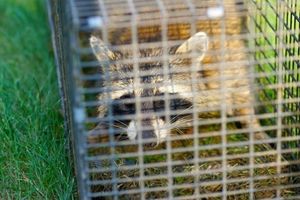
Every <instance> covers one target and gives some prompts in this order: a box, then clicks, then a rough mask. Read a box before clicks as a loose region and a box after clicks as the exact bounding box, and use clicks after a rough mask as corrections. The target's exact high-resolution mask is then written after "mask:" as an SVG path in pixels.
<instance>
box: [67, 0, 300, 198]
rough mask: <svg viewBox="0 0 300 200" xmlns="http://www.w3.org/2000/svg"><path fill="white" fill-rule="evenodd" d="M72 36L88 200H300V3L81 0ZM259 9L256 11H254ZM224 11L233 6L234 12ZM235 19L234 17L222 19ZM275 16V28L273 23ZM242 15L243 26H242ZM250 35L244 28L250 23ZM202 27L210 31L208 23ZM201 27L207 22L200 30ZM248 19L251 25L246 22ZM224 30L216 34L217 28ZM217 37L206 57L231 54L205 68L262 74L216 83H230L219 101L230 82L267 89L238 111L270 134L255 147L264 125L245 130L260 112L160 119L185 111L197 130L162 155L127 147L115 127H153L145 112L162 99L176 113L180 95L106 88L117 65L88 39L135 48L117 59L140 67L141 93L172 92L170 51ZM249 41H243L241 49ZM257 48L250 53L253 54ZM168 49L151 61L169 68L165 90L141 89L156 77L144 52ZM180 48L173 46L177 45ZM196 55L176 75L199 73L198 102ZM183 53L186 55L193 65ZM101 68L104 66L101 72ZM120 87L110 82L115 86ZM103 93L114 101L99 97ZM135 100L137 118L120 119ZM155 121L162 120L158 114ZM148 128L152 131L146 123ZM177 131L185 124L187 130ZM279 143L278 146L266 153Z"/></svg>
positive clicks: (173, 141) (138, 144) (82, 178)
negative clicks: (117, 123) (101, 126)
mask: <svg viewBox="0 0 300 200" xmlns="http://www.w3.org/2000/svg"><path fill="white" fill-rule="evenodd" d="M70 5H71V6H72V19H73V21H72V23H73V26H72V27H73V28H72V29H71V30H70V45H71V53H72V55H73V59H72V61H71V65H72V71H73V72H72V75H73V79H74V81H75V82H74V85H73V87H74V94H71V95H74V96H73V97H74V99H73V107H74V109H73V111H74V115H73V116H74V121H75V131H74V132H75V134H76V135H75V140H76V144H75V150H76V155H75V156H76V159H77V161H78V162H77V168H78V172H77V174H78V182H79V188H80V191H79V192H80V197H81V198H82V199H153V198H155V199H166V198H168V199H203V198H206V199H270V198H273V199H297V198H299V187H300V181H299V178H297V177H298V176H299V175H300V170H299V168H298V167H297V165H299V162H300V161H299V149H298V148H299V146H298V145H299V141H300V135H299V111H298V110H299V109H298V108H299V96H298V94H299V93H298V92H299V83H298V80H299V45H298V42H299V37H300V36H299V23H298V22H299V16H300V13H299V5H298V4H297V1H296V0H290V1H271V0H266V1H251V0H249V1H245V3H244V2H242V1H231V0H224V1H213V0H210V1H192V0H190V1H189V0H186V1H179V0H178V1H167V0H166V1H159V0H157V1H154V0H152V1H133V0H124V1H120V0H118V1H105V0H102V1H101V0H99V1H98V0H97V1H79V0H77V1H76V0H74V1H70ZM246 8H248V9H246ZM223 9H224V10H223ZM223 11H224V14H223V13H222V12H223ZM271 16H272V17H274V19H275V20H272V18H271ZM233 19H238V21H237V22H236V24H235V23H233V24H232V20H233ZM247 20H248V31H245V30H246V29H243V28H241V27H239V26H236V27H235V28H236V29H229V28H228V27H230V28H232V27H234V26H235V25H243V24H246V22H247ZM199 21H200V23H199ZM201 21H202V22H203V23H201ZM241 22H242V23H241ZM216 27H217V28H216ZM203 30H205V31H207V33H208V35H209V40H210V42H212V43H213V42H214V41H215V44H219V46H218V47H215V48H213V49H209V50H208V51H207V55H206V56H207V57H214V56H215V57H220V59H219V60H218V61H216V62H209V61H207V62H205V63H202V65H203V67H209V69H212V70H220V71H221V72H224V71H226V68H228V67H230V66H232V65H236V66H237V68H238V67H240V66H245V65H246V66H248V67H249V68H251V69H253V72H252V73H249V74H247V75H246V76H241V77H230V76H229V77H227V76H225V75H224V74H223V73H220V77H217V78H216V77H209V76H208V77H207V78H203V79H202V80H201V81H202V82H203V83H206V84H210V83H212V82H214V81H215V82H219V83H221V84H220V85H221V86H220V87H219V88H218V97H219V98H220V100H223V101H226V94H227V92H229V91H230V90H233V89H234V91H236V92H241V91H243V90H244V88H239V87H236V88H226V85H225V84H222V83H225V82H226V81H227V80H228V79H236V80H240V81H243V80H245V79H255V80H257V82H259V84H257V85H256V84H253V85H251V90H252V91H253V92H254V94H256V95H257V97H258V98H259V99H260V101H257V102H256V101H255V102H253V104H251V105H249V103H248V104H247V103H246V104H244V105H241V104H237V105H231V106H232V107H233V108H232V109H238V108H240V107H251V106H254V107H255V108H256V109H257V110H258V112H257V114H256V115H255V116H254V115H251V116H250V118H254V117H256V118H258V119H260V121H261V123H262V126H261V127H260V128H261V131H264V132H266V133H267V134H268V135H269V136H270V138H268V139H264V140H256V139H255V138H254V132H255V131H256V130H255V129H254V128H253V127H248V128H245V127H244V128H237V127H236V126H235V125H234V123H235V122H239V121H241V120H243V118H247V117H249V116H228V115H227V112H226V110H227V109H231V108H228V105H227V104H220V107H217V108H214V109H212V108H209V107H204V108H197V107H193V108H192V109H188V110H175V111H174V110H172V109H171V108H170V106H166V108H165V110H163V111H160V112H158V113H156V115H160V116H164V117H165V119H166V121H170V120H171V116H172V115H174V114H178V113H179V112H180V113H182V112H184V113H186V114H191V115H192V117H193V120H192V122H191V125H190V126H191V127H192V129H188V130H186V132H184V133H183V134H181V135H180V134H179V135H174V136H173V135H172V137H171V136H168V137H167V139H166V142H164V143H163V144H161V145H160V146H158V147H156V148H150V149H148V148H145V147H144V143H145V141H144V140H143V138H142V137H141V136H140V135H138V138H137V141H130V140H119V139H117V138H116V137H115V135H117V134H119V133H121V132H122V131H120V130H119V129H115V128H114V127H113V121H114V120H115V119H119V120H121V119H124V118H125V119H126V118H127V119H128V118H133V117H136V116H137V118H138V119H142V118H143V117H144V115H145V113H142V112H141V104H142V103H143V102H145V101H155V100H161V99H163V100H164V102H165V104H166V105H169V104H168V102H170V101H172V98H174V97H172V96H170V95H169V94H168V93H164V94H163V96H158V97H151V96H150V97H141V96H135V97H134V98H132V99H127V100H126V101H127V102H126V101H125V100H119V101H113V99H110V98H111V95H112V94H113V93H114V92H115V91H116V90H117V89H118V88H115V87H104V85H103V84H104V82H107V80H114V79H116V78H118V74H113V73H107V72H106V73H105V70H104V69H107V68H109V67H110V64H111V63H110V62H109V61H107V60H104V61H103V62H101V61H98V60H96V59H95V58H94V55H92V52H91V49H90V46H89V44H88V39H89V37H90V35H91V33H92V32H93V34H95V31H96V32H97V34H98V35H99V37H101V39H102V40H103V41H104V43H105V44H107V46H108V47H109V48H111V50H113V51H116V52H117V51H123V52H124V49H125V51H128V52H129V53H128V54H130V55H131V57H123V58H121V59H119V60H117V62H118V63H121V64H123V65H125V64H132V66H133V72H131V73H128V74H127V76H128V77H127V78H132V79H133V81H134V83H135V87H136V88H143V89H145V88H150V89H151V88H153V87H154V86H156V87H158V86H159V84H162V85H163V86H164V87H168V83H169V82H168V78H169V77H168V74H170V73H174V72H176V70H173V69H170V68H169V66H168V65H169V64H168V61H169V59H170V58H172V56H174V55H170V54H169V52H168V51H169V48H171V47H176V46H178V45H180V44H182V43H183V42H184V41H185V40H186V39H187V38H189V37H191V36H192V35H194V34H195V33H197V32H198V31H203ZM230 41H232V42H237V43H239V42H240V41H247V42H246V43H247V45H242V46H238V47H230V46H227V45H228V43H230ZM242 44H244V42H242ZM245 47H246V48H245ZM147 48H148V49H152V48H160V49H161V50H162V54H160V55H157V56H154V57H153V58H152V60H151V62H160V63H161V69H159V70H158V73H159V74H161V75H162V79H163V81H162V82H161V83H157V84H151V85H150V84H148V85H147V84H144V83H141V81H140V77H141V76H147V75H149V71H142V70H140V65H141V63H143V62H149V60H147V57H140V56H139V53H140V50H141V49H147ZM171 49H172V48H171ZM227 51H229V53H232V55H235V54H236V53H237V52H242V53H243V54H247V55H251V56H249V57H248V58H247V59H236V60H234V59H233V60H229V59H227V57H226V56H227ZM184 56H189V58H192V62H191V65H190V66H189V67H187V68H185V69H177V70H178V71H177V73H182V74H184V73H189V74H190V79H189V80H184V81H185V82H186V84H190V85H191V87H192V90H191V93H192V94H193V98H192V101H193V102H194V103H195V102H196V101H197V99H196V97H197V93H199V91H198V90H197V88H196V86H195V85H196V84H198V82H199V80H198V79H197V77H196V75H195V74H196V72H197V71H199V68H196V67H195V66H196V63H197V61H196V58H197V55H196V52H192V53H191V55H184ZM184 56H182V58H185V57H184ZM100 66H101V67H100ZM108 82H109V81H108ZM99 93H107V94H108V95H109V96H110V98H108V99H103V100H102V102H101V101H100V102H99V100H98V99H97V96H98V94H99ZM128 102H129V103H130V102H131V103H135V106H136V113H135V114H134V116H133V115H125V116H121V115H118V114H116V113H113V108H112V107H113V105H115V104H119V105H122V104H125V103H128ZM103 104H104V105H106V107H107V108H108V115H107V117H105V118H102V119H101V118H100V119H99V117H98V116H97V115H98V113H97V107H98V106H99V105H103ZM213 110H219V111H220V115H219V116H217V117H216V116H214V117H213V118H207V117H205V118H201V119H199V118H198V113H203V112H205V113H207V112H211V111H213ZM148 114H149V115H151V114H153V113H148ZM103 121H105V122H106V123H108V124H109V127H108V129H107V130H100V131H98V134H96V135H97V136H96V137H95V136H94V135H93V137H92V136H91V134H90V132H89V131H90V130H91V129H92V128H94V127H95V126H96V125H97V124H98V123H100V122H103ZM137 124H138V125H137V129H138V130H139V131H142V130H143V129H144V128H145V127H142V126H141V120H138V121H137ZM178 128H181V127H180V126H179V127H178ZM265 144H270V145H271V148H268V149H267V150H266V149H264V148H263V146H264V145H265Z"/></svg>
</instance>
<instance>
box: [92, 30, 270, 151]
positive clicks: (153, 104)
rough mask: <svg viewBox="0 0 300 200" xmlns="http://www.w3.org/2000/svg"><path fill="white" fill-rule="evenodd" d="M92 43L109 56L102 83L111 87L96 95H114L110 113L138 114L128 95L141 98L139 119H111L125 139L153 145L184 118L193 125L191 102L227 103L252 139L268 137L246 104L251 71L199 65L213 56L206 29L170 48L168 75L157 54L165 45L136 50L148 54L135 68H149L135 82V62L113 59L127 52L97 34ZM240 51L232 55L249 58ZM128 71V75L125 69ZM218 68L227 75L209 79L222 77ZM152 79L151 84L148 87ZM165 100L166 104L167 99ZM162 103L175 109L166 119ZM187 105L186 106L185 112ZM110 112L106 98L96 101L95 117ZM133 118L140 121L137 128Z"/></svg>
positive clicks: (199, 106) (102, 57) (100, 55)
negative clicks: (208, 52) (97, 105)
mask: <svg viewBox="0 0 300 200" xmlns="http://www.w3.org/2000/svg"><path fill="white" fill-rule="evenodd" d="M90 46H91V48H92V50H93V52H94V54H95V56H96V58H97V59H98V60H99V61H100V62H101V63H103V61H109V64H108V67H106V68H107V71H106V68H105V67H103V73H104V74H108V75H109V76H110V75H112V76H111V77H110V78H109V79H108V80H105V81H104V83H103V88H104V89H105V88H107V91H109V92H102V93H101V94H100V95H99V101H100V102H103V101H106V100H109V99H110V100H111V101H112V103H111V111H110V112H111V114H112V115H113V116H122V115H132V116H136V113H137V112H136V110H135V109H136V105H135V102H133V101H132V100H135V98H137V97H139V98H140V99H142V101H141V102H140V117H141V118H140V119H137V118H136V117H132V118H131V119H128V118H127V119H125V120H118V119H112V121H113V122H112V123H113V126H114V127H117V128H116V129H120V132H121V133H122V132H125V133H124V135H125V138H126V139H129V140H137V139H138V138H141V139H142V140H143V141H145V144H146V145H150V146H151V147H153V146H155V145H157V144H159V143H161V142H163V141H165V140H166V138H167V137H168V136H169V135H170V134H171V132H172V130H173V129H178V128H180V127H181V126H183V125H182V124H183V123H185V125H186V126H192V125H191V124H192V123H191V122H192V120H193V113H192V112H191V111H192V110H193V108H194V110H203V112H205V110H209V109H212V110H214V109H215V110H220V106H221V104H225V106H226V114H227V115H228V116H243V117H242V118H241V121H240V122H241V124H242V126H243V127H245V128H250V127H252V128H253V130H255V136H254V138H255V139H256V140H260V139H267V138H268V135H267V134H265V133H264V132H262V131H260V129H261V126H260V124H259V121H258V120H257V119H256V118H255V117H254V116H255V115H254V108H253V107H251V106H250V107H249V105H251V103H253V100H254V95H253V94H252V92H251V80H250V78H249V73H250V72H249V69H248V68H247V67H246V65H245V66H243V65H237V66H234V67H232V66H230V67H224V69H223V71H221V72H220V71H218V70H216V69H214V70H212V69H210V68H209V66H203V64H202V62H203V61H205V60H206V62H207V59H210V58H211V55H209V56H208V55H206V54H207V51H208V50H209V47H210V44H209V37H208V35H207V34H206V33H205V32H198V33H196V34H194V35H193V36H191V37H190V38H188V39H187V40H185V41H184V42H183V43H182V44H181V45H179V46H174V47H171V48H169V49H168V53H169V59H168V61H167V62H168V69H169V71H170V72H172V73H170V74H168V75H167V80H166V76H164V74H163V73H159V72H161V71H162V69H163V66H164V65H163V62H162V61H157V59H155V58H157V57H160V56H163V55H164V54H163V52H164V51H163V49H162V48H150V49H145V50H140V51H139V52H138V54H139V55H138V57H139V58H146V60H148V62H145V63H139V64H138V69H139V71H141V72H147V73H144V74H143V75H139V77H138V82H139V84H140V87H139V88H137V87H136V85H135V84H136V83H135V80H134V74H132V73H133V72H134V66H133V64H131V63H129V64H120V63H118V62H117V61H118V60H123V59H132V55H131V53H128V51H126V50H124V51H119V52H118V51H111V50H110V49H109V48H108V47H107V46H106V45H105V44H104V42H103V41H102V40H101V39H100V38H97V37H96V36H91V37H90ZM239 55H241V56H242V58H236V59H239V60H247V58H245V57H244V54H243V53H242V54H239V53H238V54H237V55H236V56H237V57H238V56H239ZM225 56H226V55H225ZM218 59H220V58H218ZM152 60H154V61H152ZM192 65H195V66H193V69H196V70H194V71H193V73H195V74H194V78H196V80H197V82H196V83H195V84H194V83H193V84H194V85H193V84H192V82H191V72H190V71H189V69H191V66H192ZM130 73H131V75H129V74H130ZM221 73H222V75H223V76H224V77H227V78H228V77H230V78H228V79H224V80H222V81H221V82H220V81H219V82H218V81H217V80H214V79H209V77H220V75H221ZM113 75H117V77H113ZM241 77H242V78H241ZM151 85H155V86H153V87H149V86H151ZM145 86H148V87H145ZM221 87H223V88H225V89H226V90H225V91H226V92H225V93H224V94H221V93H220V88H221ZM112 88H118V89H112ZM166 94H167V95H168V96H169V101H165V100H164V96H165V95H166ZM144 99H146V100H144ZM130 100H131V101H130ZM117 102H123V103H117ZM126 102H128V103H126ZM167 103H168V104H169V105H166V104H167ZM242 105H247V107H242ZM166 106H168V107H169V109H170V112H171V113H176V114H171V116H169V120H167V118H166V116H164V115H163V114H160V115H159V114H158V113H163V112H164V110H165V109H166ZM187 110H190V112H185V111H187ZM172 111H174V112H172ZM108 112H109V109H108V106H107V104H106V105H104V104H101V105H100V106H99V107H98V113H99V118H105V117H107V116H108ZM199 116H200V114H199ZM199 120H200V119H199ZM137 121H139V122H140V127H139V128H138V123H137ZM167 121H168V122H167ZM178 124H180V126H179V125H178ZM107 129H108V126H107V124H105V123H100V124H99V125H98V126H97V128H96V129H94V130H93V133H96V132H98V131H100V130H101V131H104V130H107ZM147 141H149V142H147Z"/></svg>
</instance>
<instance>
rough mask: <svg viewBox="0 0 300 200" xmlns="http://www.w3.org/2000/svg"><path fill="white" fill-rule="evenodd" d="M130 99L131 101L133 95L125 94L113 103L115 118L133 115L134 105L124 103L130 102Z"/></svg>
mask: <svg viewBox="0 0 300 200" xmlns="http://www.w3.org/2000/svg"><path fill="white" fill-rule="evenodd" d="M131 99H133V95H131V94H126V95H123V96H121V97H120V98H119V99H116V100H115V101H114V102H113V114H114V115H116V116H118V115H129V114H134V113H135V104H134V103H130V102H126V100H131ZM123 100H124V101H123Z"/></svg>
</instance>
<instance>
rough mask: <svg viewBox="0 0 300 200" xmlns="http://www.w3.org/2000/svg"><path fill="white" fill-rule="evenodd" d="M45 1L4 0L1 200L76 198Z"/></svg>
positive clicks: (0, 7)
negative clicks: (67, 152) (74, 196)
mask: <svg viewBox="0 0 300 200" xmlns="http://www.w3.org/2000/svg"><path fill="white" fill-rule="evenodd" d="M44 3H45V2H44V1H42V0H26V1H24V0H8V1H3V0H2V1H0V44H1V47H0V138H1V139H0V149H1V150H0V199H72V198H73V197H72V193H73V191H74V185H75V183H74V177H73V175H72V169H71V167H70V165H69V162H68V160H67V156H66V151H65V148H64V147H65V141H64V135H63V134H64V130H63V118H62V116H61V114H60V99H59V95H58V87H57V78H56V73H55V65H54V58H53V52H52V47H51V37H50V31H49V27H48V21H47V15H46V9H45V6H44Z"/></svg>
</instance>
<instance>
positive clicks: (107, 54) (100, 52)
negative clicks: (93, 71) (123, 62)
mask: <svg viewBox="0 0 300 200" xmlns="http://www.w3.org/2000/svg"><path fill="white" fill-rule="evenodd" d="M90 45H91V48H92V49H93V52H94V54H95V56H96V57H97V59H98V60H99V61H104V60H112V59H114V57H115V56H114V53H113V52H112V51H110V50H109V49H108V47H107V46H106V45H105V44H104V42H103V41H102V40H101V39H100V38H97V37H95V36H93V35H92V36H91V37H90Z"/></svg>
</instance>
